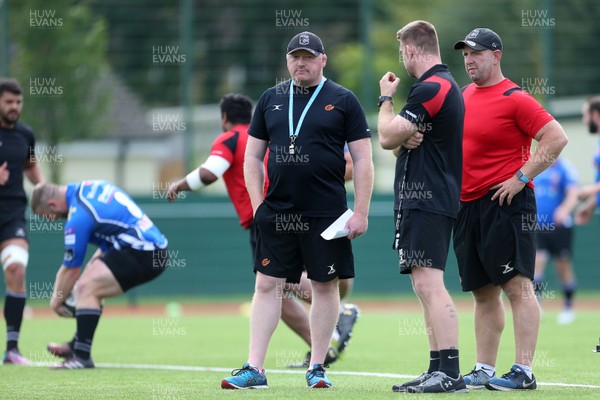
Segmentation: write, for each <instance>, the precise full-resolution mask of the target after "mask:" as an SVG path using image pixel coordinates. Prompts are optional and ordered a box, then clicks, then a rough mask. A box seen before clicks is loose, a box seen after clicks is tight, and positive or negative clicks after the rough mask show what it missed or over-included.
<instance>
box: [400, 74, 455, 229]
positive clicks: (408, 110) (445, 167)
mask: <svg viewBox="0 0 600 400" xmlns="http://www.w3.org/2000/svg"><path fill="white" fill-rule="evenodd" d="M464 113H465V107H464V103H463V98H462V94H461V91H460V87H459V86H458V84H457V83H456V81H455V80H454V78H453V77H452V75H451V74H450V71H448V67H447V66H446V65H443V64H438V65H435V66H433V67H432V68H430V69H429V70H428V71H427V72H425V73H424V74H423V75H422V76H421V77H420V78H419V80H418V81H417V82H416V83H415V84H414V85H413V86H412V87H411V88H410V92H409V94H408V100H407V102H406V105H405V106H404V108H403V109H402V110H401V111H400V115H401V116H402V117H404V118H406V119H407V120H409V121H411V122H412V123H414V124H416V125H417V126H418V127H419V131H420V132H422V133H423V135H424V138H423V142H422V143H421V145H420V146H419V147H418V148H416V149H414V150H411V151H410V152H409V151H408V150H406V149H404V148H402V150H401V152H400V154H399V155H398V159H397V160H396V179H395V181H394V193H395V209H396V210H398V208H399V202H400V196H402V199H401V200H402V209H403V210H405V209H419V210H423V211H428V212H433V213H437V214H442V215H446V216H448V217H451V218H456V214H457V212H458V205H459V199H460V189H461V179H462V132H463V121H464ZM407 157H408V163H407V162H406V161H407ZM405 171H406V180H405V182H404V191H403V192H402V194H400V188H401V186H402V181H403V179H404V175H405Z"/></svg>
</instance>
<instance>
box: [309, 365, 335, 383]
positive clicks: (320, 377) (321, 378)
mask: <svg viewBox="0 0 600 400" xmlns="http://www.w3.org/2000/svg"><path fill="white" fill-rule="evenodd" d="M306 384H307V385H308V387H309V388H318V389H326V388H330V387H332V386H333V384H332V383H331V381H330V380H329V378H327V373H326V372H325V367H324V365H323V364H313V367H312V369H309V370H308V371H306Z"/></svg>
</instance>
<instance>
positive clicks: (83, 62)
mask: <svg viewBox="0 0 600 400" xmlns="http://www.w3.org/2000/svg"><path fill="white" fill-rule="evenodd" d="M9 16H10V20H9V24H10V31H11V42H12V47H13V50H14V51H13V57H11V60H10V71H11V75H12V76H14V77H15V78H17V79H18V80H19V82H20V83H21V85H22V87H23V89H24V92H25V93H24V98H25V107H24V110H23V120H24V121H26V122H27V123H28V124H29V125H31V126H32V128H33V129H34V131H35V132H36V135H37V139H38V140H42V141H44V142H46V143H47V144H48V148H46V149H38V150H41V152H50V153H52V154H55V152H56V145H57V144H58V143H60V142H64V141H69V140H73V139H76V138H77V139H79V138H85V137H93V136H97V135H98V134H99V133H100V132H102V130H103V129H106V128H107V123H106V121H105V120H104V118H105V114H106V110H107V108H108V105H109V97H108V96H109V91H108V89H107V88H106V87H103V86H102V82H103V79H104V78H105V77H106V75H107V74H108V67H107V64H106V61H105V59H106V49H107V33H106V26H105V23H104V22H103V20H101V19H99V18H94V17H93V16H92V14H91V13H90V10H89V8H88V6H87V5H86V4H85V3H82V2H73V1H67V0H60V1H54V2H52V3H51V6H50V5H49V4H48V3H46V2H42V1H35V0H22V1H18V2H11V3H10V4H9ZM37 152H38V153H39V152H40V151H37ZM47 161H48V164H49V167H50V169H51V179H52V180H53V181H55V182H58V181H60V179H59V178H60V167H61V162H57V159H56V158H49V159H47ZM41 162H42V163H43V162H44V157H42V158H41Z"/></svg>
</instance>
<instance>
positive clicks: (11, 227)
mask: <svg viewBox="0 0 600 400" xmlns="http://www.w3.org/2000/svg"><path fill="white" fill-rule="evenodd" d="M25 228H26V222H25V210H24V209H21V208H19V209H18V210H17V209H15V210H14V211H13V210H11V212H10V214H8V215H2V219H1V220H0V243H2V242H4V241H5V240H8V239H17V238H18V239H25V240H27V229H25Z"/></svg>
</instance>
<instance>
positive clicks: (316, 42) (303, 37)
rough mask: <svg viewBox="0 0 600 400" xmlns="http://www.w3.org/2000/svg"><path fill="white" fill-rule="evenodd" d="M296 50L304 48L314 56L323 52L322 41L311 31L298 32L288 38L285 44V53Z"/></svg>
mask: <svg viewBox="0 0 600 400" xmlns="http://www.w3.org/2000/svg"><path fill="white" fill-rule="evenodd" d="M297 50H306V51H308V52H309V53H312V55H314V56H319V55H321V54H323V53H325V48H324V47H323V42H322V41H321V39H320V38H319V37H318V36H317V35H315V34H314V33H312V32H302V33H299V34H297V35H296V36H294V37H293V38H292V40H290V43H289V44H288V46H287V53H288V54H291V53H293V52H294V51H297Z"/></svg>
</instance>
